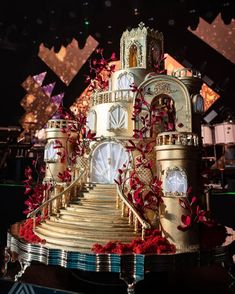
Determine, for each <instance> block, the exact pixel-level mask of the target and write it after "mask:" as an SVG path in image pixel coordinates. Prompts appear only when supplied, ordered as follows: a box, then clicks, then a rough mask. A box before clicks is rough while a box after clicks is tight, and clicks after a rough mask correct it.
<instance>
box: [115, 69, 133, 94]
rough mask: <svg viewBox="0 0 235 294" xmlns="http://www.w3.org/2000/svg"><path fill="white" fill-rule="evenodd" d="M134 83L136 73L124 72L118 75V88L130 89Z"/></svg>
mask: <svg viewBox="0 0 235 294" xmlns="http://www.w3.org/2000/svg"><path fill="white" fill-rule="evenodd" d="M133 83H134V75H133V74H132V73H128V72H124V73H123V74H120V75H119V77H118V89H119V90H122V89H130V88H131V87H130V85H131V84H133Z"/></svg>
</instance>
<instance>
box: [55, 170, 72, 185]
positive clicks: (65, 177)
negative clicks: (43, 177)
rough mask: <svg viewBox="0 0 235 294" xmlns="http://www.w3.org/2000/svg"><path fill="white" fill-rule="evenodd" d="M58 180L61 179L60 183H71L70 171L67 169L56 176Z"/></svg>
mask: <svg viewBox="0 0 235 294" xmlns="http://www.w3.org/2000/svg"><path fill="white" fill-rule="evenodd" d="M58 178H59V179H61V180H62V182H71V179H72V176H71V171H70V170H69V169H68V168H67V169H66V170H65V171H63V173H59V174H58Z"/></svg>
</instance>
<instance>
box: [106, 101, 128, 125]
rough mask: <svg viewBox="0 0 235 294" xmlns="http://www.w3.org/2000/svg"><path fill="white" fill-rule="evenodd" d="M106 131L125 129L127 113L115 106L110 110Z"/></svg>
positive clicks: (119, 106)
mask: <svg viewBox="0 0 235 294" xmlns="http://www.w3.org/2000/svg"><path fill="white" fill-rule="evenodd" d="M108 129H109V130H115V129H127V111H126V110H125V109H124V108H123V107H122V106H121V105H116V106H114V107H112V108H111V109H110V111H109V117H108Z"/></svg>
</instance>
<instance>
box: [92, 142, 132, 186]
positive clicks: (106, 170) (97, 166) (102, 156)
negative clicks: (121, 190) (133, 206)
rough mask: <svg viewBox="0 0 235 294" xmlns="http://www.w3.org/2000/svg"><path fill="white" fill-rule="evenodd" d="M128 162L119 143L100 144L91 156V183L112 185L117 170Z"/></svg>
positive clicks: (125, 153)
mask: <svg viewBox="0 0 235 294" xmlns="http://www.w3.org/2000/svg"><path fill="white" fill-rule="evenodd" d="M128 161H129V155H128V153H127V151H126V150H125V149H124V147H123V146H122V145H121V144H120V143H117V142H105V143H101V144H100V145H98V146H97V147H96V148H95V150H94V152H93V154H92V158H91V177H90V179H91V182H93V183H104V184H113V183H114V179H115V178H117V176H118V169H119V168H122V166H123V164H124V163H127V162H128Z"/></svg>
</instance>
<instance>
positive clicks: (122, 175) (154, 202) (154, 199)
mask: <svg viewBox="0 0 235 294" xmlns="http://www.w3.org/2000/svg"><path fill="white" fill-rule="evenodd" d="M129 143H130V145H128V146H126V149H127V151H129V152H133V151H138V152H139V153H140V155H138V156H136V157H135V168H134V169H132V170H131V171H129V169H128V168H127V166H126V165H124V166H123V168H122V169H119V170H118V172H119V174H118V177H117V178H116V179H115V180H114V181H115V182H116V183H117V184H118V185H119V186H120V187H121V188H122V191H125V194H126V196H127V198H128V200H129V201H130V202H132V203H133V204H134V206H135V207H136V208H137V209H138V211H139V212H140V213H141V214H142V216H143V218H144V212H145V209H146V208H148V209H151V210H154V211H156V212H157V211H158V209H159V206H160V204H161V203H162V197H161V196H162V182H161V181H160V180H159V179H158V177H156V176H154V172H153V170H152V166H153V163H152V160H151V159H148V158H147V157H148V155H149V154H150V152H151V151H152V149H153V143H154V142H148V143H146V144H142V143H140V144H135V143H134V142H133V141H132V140H129ZM140 167H142V168H144V169H148V170H149V171H150V175H151V176H152V178H151V179H150V180H149V183H144V182H143V180H141V177H140V175H139V174H138V168H140Z"/></svg>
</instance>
